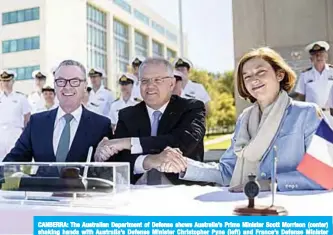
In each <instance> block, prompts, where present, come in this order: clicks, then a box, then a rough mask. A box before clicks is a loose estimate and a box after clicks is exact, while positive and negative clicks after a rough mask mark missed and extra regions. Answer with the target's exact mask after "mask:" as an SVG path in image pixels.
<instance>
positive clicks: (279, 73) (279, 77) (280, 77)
mask: <svg viewBox="0 0 333 235" xmlns="http://www.w3.org/2000/svg"><path fill="white" fill-rule="evenodd" d="M285 76H286V72H285V71H284V70H282V69H280V70H278V71H277V72H276V77H277V80H278V81H279V82H281V81H282V80H283V78H284V77H285Z"/></svg>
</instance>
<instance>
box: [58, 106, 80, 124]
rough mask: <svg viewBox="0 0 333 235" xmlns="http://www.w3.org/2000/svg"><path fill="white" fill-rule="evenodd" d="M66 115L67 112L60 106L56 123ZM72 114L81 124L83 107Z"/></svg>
mask: <svg viewBox="0 0 333 235" xmlns="http://www.w3.org/2000/svg"><path fill="white" fill-rule="evenodd" d="M65 114H66V113H65V111H64V110H63V109H62V108H61V107H60V106H59V108H58V113H57V117H56V122H57V121H59V120H60V119H61V118H62V117H63V116H64V115H65ZM71 114H72V115H73V117H74V120H75V121H77V122H79V120H80V119H81V115H82V105H80V107H78V108H77V109H76V110H74V111H73V112H71Z"/></svg>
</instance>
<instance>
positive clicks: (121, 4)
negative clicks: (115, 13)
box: [113, 0, 132, 13]
mask: <svg viewBox="0 0 333 235" xmlns="http://www.w3.org/2000/svg"><path fill="white" fill-rule="evenodd" d="M113 2H114V3H115V4H117V5H118V6H119V7H121V8H122V9H123V10H125V11H127V12H128V13H132V7H131V5H130V4H128V3H127V2H126V1H125V0H113Z"/></svg>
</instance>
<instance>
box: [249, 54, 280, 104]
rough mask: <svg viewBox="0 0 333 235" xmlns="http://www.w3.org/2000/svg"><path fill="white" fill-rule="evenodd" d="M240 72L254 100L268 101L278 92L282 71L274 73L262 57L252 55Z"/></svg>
mask: <svg viewBox="0 0 333 235" xmlns="http://www.w3.org/2000/svg"><path fill="white" fill-rule="evenodd" d="M242 72H243V80H244V84H245V88H246V90H247V91H248V92H249V93H250V95H251V96H252V97H254V98H255V99H256V100H258V101H261V102H265V101H270V100H273V99H274V97H276V96H277V94H278V93H279V90H280V81H281V80H282V79H283V77H284V73H276V72H275V71H274V69H273V68H272V66H271V65H270V64H269V63H268V62H267V61H265V60H264V59H262V58H260V57H254V58H252V59H250V60H248V61H247V62H245V63H244V66H243V71H242Z"/></svg>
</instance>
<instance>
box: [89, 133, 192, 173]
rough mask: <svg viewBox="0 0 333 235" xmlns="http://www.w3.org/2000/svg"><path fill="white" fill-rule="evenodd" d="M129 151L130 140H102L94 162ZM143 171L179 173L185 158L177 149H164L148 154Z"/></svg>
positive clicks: (181, 170)
mask: <svg viewBox="0 0 333 235" xmlns="http://www.w3.org/2000/svg"><path fill="white" fill-rule="evenodd" d="M130 149H131V138H123V139H111V140H109V139H108V138H106V137H105V138H104V139H103V140H102V141H101V142H100V143H99V144H98V146H97V149H96V153H95V161H96V162H104V161H107V160H108V159H110V158H111V157H112V156H113V155H115V154H117V153H119V152H120V151H123V150H130ZM142 165H143V169H144V170H146V171H148V170H151V169H156V170H158V171H160V172H165V173H175V174H177V173H181V172H185V171H186V168H187V158H186V157H184V156H183V153H182V152H181V151H180V150H179V149H178V148H171V147H166V148H165V149H164V150H163V151H162V152H161V153H159V154H149V155H147V156H146V157H145V158H144V160H143V164H142Z"/></svg>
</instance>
